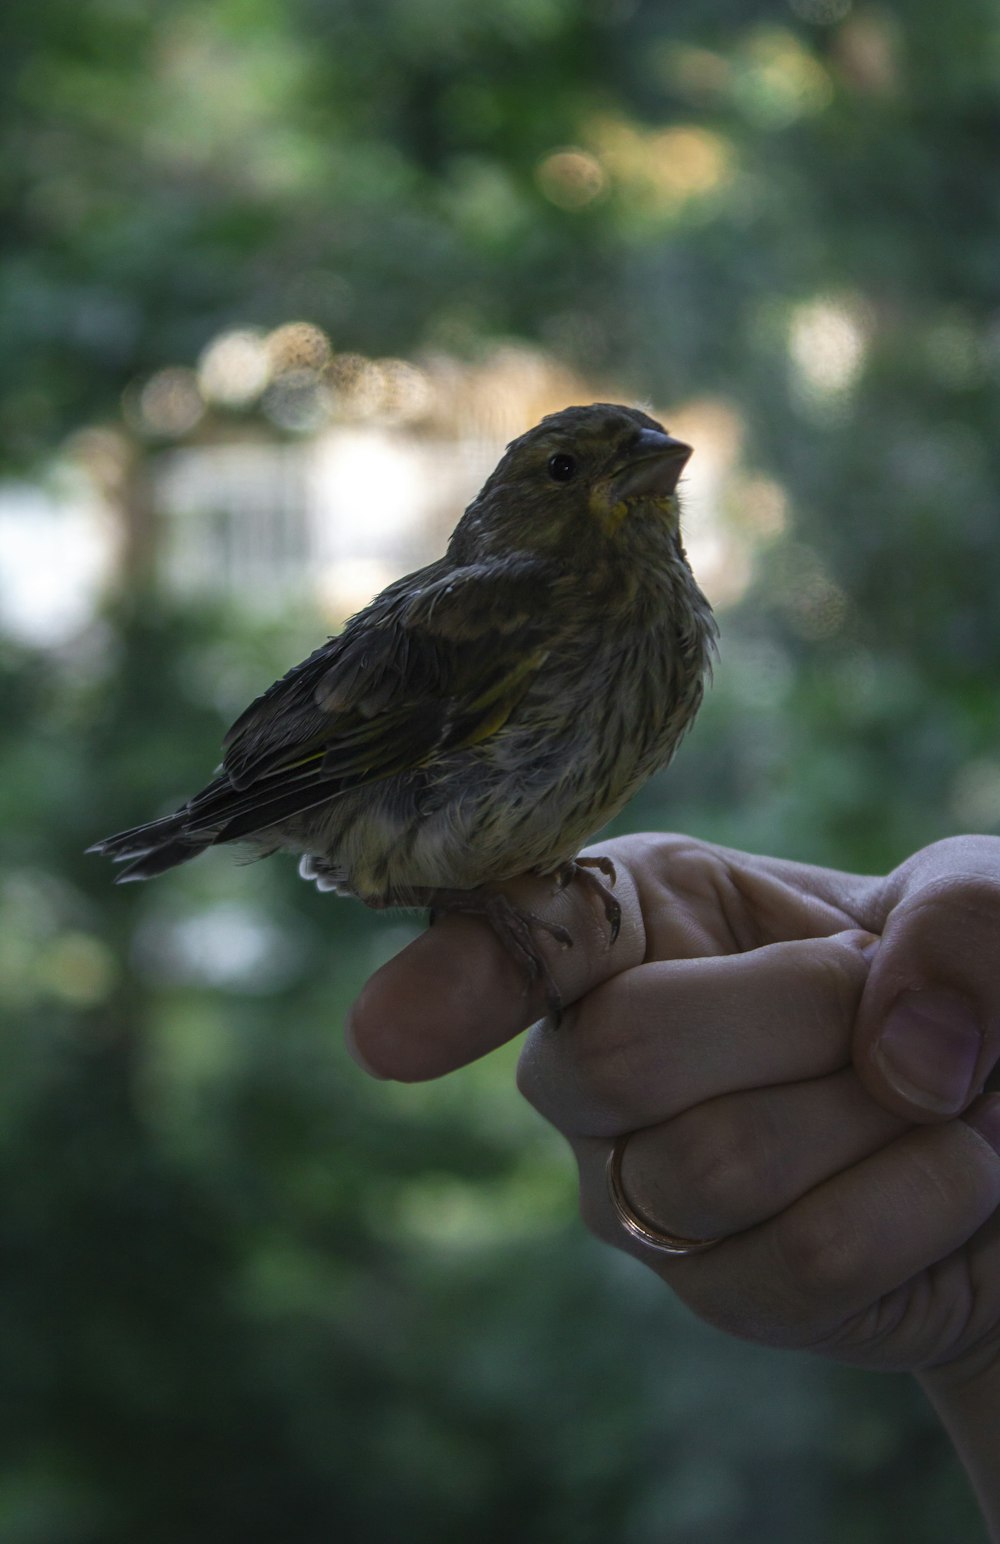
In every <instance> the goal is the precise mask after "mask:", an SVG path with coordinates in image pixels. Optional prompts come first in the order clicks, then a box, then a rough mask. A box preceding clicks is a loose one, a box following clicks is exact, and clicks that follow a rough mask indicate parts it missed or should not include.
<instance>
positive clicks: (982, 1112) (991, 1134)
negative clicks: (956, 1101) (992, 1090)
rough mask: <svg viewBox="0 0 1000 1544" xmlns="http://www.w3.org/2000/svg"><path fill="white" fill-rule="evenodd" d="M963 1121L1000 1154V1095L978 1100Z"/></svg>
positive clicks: (991, 1095)
mask: <svg viewBox="0 0 1000 1544" xmlns="http://www.w3.org/2000/svg"><path fill="white" fill-rule="evenodd" d="M962 1119H963V1120H965V1121H967V1122H968V1123H969V1125H970V1126H973V1127H974V1128H975V1130H976V1131H978V1132H979V1135H980V1136H981V1137H983V1138H985V1140H986V1141H987V1142H988V1143H989V1144H990V1146H991V1147H992V1149H993V1151H994V1152H995V1153H1000V1094H987V1095H986V1096H985V1098H983V1099H977V1100H976V1102H975V1104H974V1105H972V1106H971V1107H970V1108H969V1109H968V1110H966V1112H965V1114H964V1115H963V1117H962Z"/></svg>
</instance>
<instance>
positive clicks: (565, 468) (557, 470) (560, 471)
mask: <svg viewBox="0 0 1000 1544" xmlns="http://www.w3.org/2000/svg"><path fill="white" fill-rule="evenodd" d="M575 471H576V462H575V460H574V459H573V457H572V456H567V455H566V453H565V452H564V451H557V452H556V454H555V455H554V456H550V457H549V476H550V477H551V478H552V481H553V482H569V480H570V478H571V477H572V476H573V473H574V472H575Z"/></svg>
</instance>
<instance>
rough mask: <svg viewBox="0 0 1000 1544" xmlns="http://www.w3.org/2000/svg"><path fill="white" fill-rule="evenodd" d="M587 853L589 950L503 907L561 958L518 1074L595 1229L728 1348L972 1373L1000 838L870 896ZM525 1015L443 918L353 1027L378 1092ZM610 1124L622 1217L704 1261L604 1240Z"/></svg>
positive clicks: (987, 1238) (504, 964)
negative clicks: (695, 1250)
mask: <svg viewBox="0 0 1000 1544" xmlns="http://www.w3.org/2000/svg"><path fill="white" fill-rule="evenodd" d="M601 851H602V852H608V853H609V854H610V855H611V856H612V857H613V858H614V861H615V864H616V866H617V869H618V883H617V886H616V894H617V895H618V898H619V900H620V901H621V902H622V905H623V911H624V918H623V924H622V931H621V935H620V937H619V939H618V941H617V943H615V944H614V945H613V946H609V943H608V938H607V926H606V922H605V919H604V916H603V912H602V911H601V910H600V908H599V907H595V905H594V903H593V899H592V898H591V897H590V896H589V895H588V894H587V893H586V892H585V891H584V890H583V889H582V888H581V887H577V886H572V885H571V886H570V887H569V888H568V889H567V890H566V891H563V892H561V893H559V894H557V895H551V894H550V893H549V892H548V889H547V887H546V886H545V885H544V884H541V883H540V882H533V881H524V882H520V883H519V885H518V887H517V898H518V900H519V901H521V902H522V903H525V904H529V905H534V906H535V908H536V909H537V910H539V911H541V912H543V913H544V915H545V916H546V917H548V918H549V919H551V920H553V921H558V922H561V923H562V924H563V925H565V926H567V927H568V928H569V930H570V932H571V933H572V934H573V937H574V939H575V940H576V946H575V947H574V948H573V949H571V950H567V951H565V952H563V951H560V950H558V948H557V946H552V949H551V951H550V952H549V959H550V964H551V968H552V971H553V974H554V976H555V977H556V980H557V983H558V985H559V988H560V991H561V993H562V995H563V998H564V1001H565V1002H567V1003H568V1004H575V1006H573V1007H572V1008H570V1009H569V1011H567V1014H566V1017H565V1021H564V1024H563V1026H562V1027H561V1028H560V1029H559V1030H558V1031H556V1030H553V1029H552V1028H551V1027H548V1026H546V1025H544V1024H542V1025H539V1026H537V1027H536V1028H535V1029H534V1030H533V1031H532V1034H531V1036H530V1037H529V1040H528V1043H527V1045H526V1047H525V1051H524V1054H523V1057H522V1064H521V1074H520V1081H521V1085H522V1088H523V1091H524V1092H525V1093H526V1095H527V1097H528V1098H529V1099H531V1101H532V1102H533V1103H534V1104H535V1105H536V1106H537V1107H538V1108H539V1109H540V1110H541V1111H542V1113H543V1114H544V1115H545V1116H546V1117H547V1118H548V1119H549V1120H551V1121H552V1122H553V1123H554V1124H555V1125H556V1126H557V1127H558V1129H559V1130H560V1131H562V1132H563V1133H564V1135H566V1136H567V1138H568V1139H569V1141H570V1143H571V1146H572V1147H573V1150H574V1152H575V1153H576V1156H577V1159H578V1163H579V1166H580V1175H581V1195H582V1204H583V1211H584V1216H585V1218H586V1220H587V1222H588V1224H589V1225H590V1226H591V1228H593V1230H594V1231H595V1232H597V1233H598V1234H599V1235H600V1236H602V1237H604V1238H607V1239H608V1241H609V1242H612V1243H614V1244H616V1245H618V1246H619V1247H622V1248H626V1249H629V1250H631V1251H632V1252H634V1253H636V1254H638V1255H639V1256H640V1258H642V1259H644V1260H645V1261H646V1262H647V1263H648V1264H650V1265H652V1267H653V1268H654V1269H655V1270H657V1271H658V1272H659V1273H660V1274H661V1275H662V1276H663V1277H664V1279H665V1280H666V1281H668V1282H669V1284H670V1285H671V1286H672V1287H673V1288H674V1289H675V1290H676V1291H677V1292H678V1293H679V1294H680V1295H681V1296H682V1297H683V1298H684V1299H685V1300H686V1301H687V1302H688V1303H689V1304H690V1305H691V1307H692V1308H693V1309H694V1310H695V1311H696V1312H697V1313H699V1314H700V1315H701V1316H702V1317H704V1318H706V1319H708V1320H709V1321H711V1322H713V1323H715V1324H718V1325H720V1326H722V1327H724V1328H726V1329H728V1330H730V1331H731V1332H733V1333H735V1334H738V1335H742V1336H746V1337H749V1338H753V1339H757V1340H760V1341H764V1342H767V1343H770V1344H780V1345H787V1346H802V1347H805V1346H809V1347H812V1348H814V1349H817V1350H822V1351H824V1352H825V1353H827V1354H830V1355H834V1356H838V1357H841V1358H844V1359H846V1360H850V1361H854V1362H860V1363H864V1364H867V1365H869V1366H879V1367H897V1368H904V1367H905V1368H912V1369H918V1368H926V1367H928V1366H930V1365H934V1364H942V1363H956V1362H958V1361H960V1360H961V1359H963V1358H966V1357H971V1356H973V1355H976V1356H984V1355H985V1354H986V1348H987V1347H988V1346H991V1347H992V1348H993V1354H994V1355H995V1354H996V1348H997V1341H998V1339H1000V1329H998V1325H1000V1214H998V1213H997V1208H998V1206H1000V1155H998V1149H1000V1096H997V1095H987V1096H986V1097H985V1098H982V1099H978V1100H976V1099H975V1095H976V1094H977V1092H978V1090H979V1089H981V1088H982V1087H983V1084H984V1082H985V1080H986V1078H987V1076H988V1074H989V1071H990V1069H991V1067H992V1066H993V1065H994V1063H995V1062H996V1060H997V1057H998V1054H1000V969H998V968H997V966H996V965H995V964H994V961H995V960H996V959H997V957H998V954H1000V950H998V948H997V942H996V940H997V936H998V928H1000V841H998V840H996V839H993V838H961V839H955V840H953V841H949V842H943V843H938V844H936V845H935V846H933V847H930V848H927V849H925V850H924V851H923V852H921V853H918V854H917V855H916V857H914V858H912V859H911V860H909V862H908V863H906V864H903V865H902V866H901V867H900V868H899V869H897V870H895V871H894V873H893V874H891V875H890V876H888V878H870V877H864V876H856V875H849V874H842V873H838V872H836V871H833V870H827V869H818V868H810V867H805V866H802V865H798V864H793V863H787V862H783V861H780V860H774V859H767V858H755V857H750V856H747V855H745V854H742V853H736V852H731V851H728V850H726V849H721V848H716V847H711V846H708V845H707V844H703V843H698V842H695V841H692V840H690V839H687V838H680V837H660V836H645V837H632V838H627V839H624V840H622V841H619V842H613V843H608V844H606V845H602V848H601ZM539 1011H541V1003H540V1000H539V999H537V998H535V999H532V998H531V997H530V995H529V996H528V997H526V996H525V993H524V990H523V984H522V981H521V978H520V976H519V974H518V971H517V967H516V966H515V965H514V964H513V962H512V961H511V960H510V959H509V958H508V957H507V956H505V955H504V953H503V951H502V950H501V949H500V948H499V946H498V945H497V944H496V942H495V940H494V939H493V938H492V936H491V935H490V933H489V930H488V929H487V928H486V927H485V926H483V925H482V924H481V923H479V922H478V921H475V920H473V919H467V918H446V919H444V920H443V921H442V922H441V923H440V924H439V925H438V926H437V927H435V928H434V929H433V930H432V931H431V932H429V933H427V934H425V935H424V936H423V937H421V938H420V939H418V940H417V941H416V942H415V943H414V944H413V945H411V946H410V948H409V949H407V950H405V951H404V952H403V954H402V955H400V956H399V957H398V958H397V959H396V960H394V961H392V962H390V964H389V965H388V966H386V967H384V968H383V969H382V971H380V972H379V973H378V974H377V975H376V976H375V977H373V979H372V981H371V982H369V984H368V986H367V987H366V989H365V991H364V993H363V994H362V996H361V998H360V999H359V1002H358V1004H357V1005H356V1007H355V1010H354V1014H353V1020H352V1034H353V1040H354V1044H355V1047H356V1050H357V1052H358V1053H359V1055H360V1057H361V1058H362V1059H363V1060H364V1062H366V1063H367V1064H368V1065H369V1066H370V1067H371V1068H373V1069H375V1070H377V1071H379V1072H381V1073H383V1074H384V1075H387V1076H393V1077H399V1078H404V1079H414V1078H421V1077H432V1076H437V1075H439V1074H441V1073H443V1072H445V1071H448V1070H450V1069H451V1068H452V1067H457V1066H459V1065H461V1064H462V1063H464V1062H466V1061H469V1060H471V1059H473V1058H474V1057H475V1056H477V1055H480V1054H482V1053H483V1052H484V1051H486V1050H488V1049H490V1048H491V1047H492V1046H494V1045H496V1044H499V1043H500V1042H501V1041H502V1040H505V1039H507V1038H509V1037H510V1036H512V1035H514V1034H516V1033H517V1032H518V1030H519V1029H521V1028H522V1027H524V1025H525V1024H526V1023H527V1022H529V1021H530V1020H531V1019H532V1018H534V1017H536V1016H537V1014H538V1012H539ZM918 1050H919V1051H920V1053H921V1055H922V1061H921V1062H916V1061H915V1060H914V1053H915V1052H917V1051H918ZM907 1052H909V1053H910V1055H909V1059H908V1060H907V1059H906V1053H907ZM972 1101H975V1102H972ZM963 1112H965V1118H959V1117H960V1116H961V1115H962V1113H963ZM626 1132H635V1133H637V1134H636V1135H635V1136H634V1137H632V1139H631V1140H630V1141H629V1144H628V1146H627V1148H626V1151H625V1156H624V1160H623V1169H622V1177H623V1182H624V1186H625V1190H626V1192H627V1195H628V1197H629V1199H630V1201H631V1203H632V1204H633V1206H634V1207H635V1208H636V1209H638V1210H639V1211H641V1212H642V1213H643V1214H644V1215H645V1216H647V1217H649V1218H650V1219H654V1220H655V1222H656V1224H657V1225H658V1226H659V1227H661V1228H663V1229H665V1230H667V1231H669V1232H671V1233H676V1234H679V1235H684V1236H686V1237H691V1238H705V1237H715V1236H721V1239H720V1242H718V1243H716V1244H715V1245H714V1247H713V1248H711V1249H710V1250H708V1251H706V1252H705V1253H703V1254H700V1255H698V1256H696V1257H690V1258H669V1257H665V1256H662V1255H660V1254H657V1253H654V1252H652V1251H650V1250H649V1248H648V1247H647V1246H646V1245H643V1244H640V1243H637V1242H636V1241H634V1240H632V1239H631V1238H629V1237H628V1235H626V1234H625V1232H624V1230H623V1229H622V1227H621V1225H620V1223H619V1222H618V1220H617V1217H616V1214H615V1212H614V1210H613V1208H612V1206H611V1203H610V1199H609V1196H608V1190H607V1184H606V1178H605V1168H606V1162H607V1156H608V1152H609V1148H610V1145H611V1142H612V1141H613V1140H614V1139H615V1138H616V1137H618V1136H619V1135H621V1134H622V1133H626Z"/></svg>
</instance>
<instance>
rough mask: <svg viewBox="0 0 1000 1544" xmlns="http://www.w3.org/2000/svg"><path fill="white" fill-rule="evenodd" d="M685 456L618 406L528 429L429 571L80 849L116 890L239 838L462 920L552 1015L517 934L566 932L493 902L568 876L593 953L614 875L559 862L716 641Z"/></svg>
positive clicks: (601, 821)
mask: <svg viewBox="0 0 1000 1544" xmlns="http://www.w3.org/2000/svg"><path fill="white" fill-rule="evenodd" d="M691 454H692V448H691V446H689V445H687V444H685V443H684V442H682V441H681V440H678V439H676V438H674V437H673V436H672V435H671V434H669V433H668V432H667V430H665V429H664V428H663V426H662V425H661V424H660V423H658V422H657V421H656V420H655V419H653V418H651V417H650V416H649V415H648V414H646V413H645V412H643V411H641V410H640V409H639V408H636V407H630V406H623V405H621V404H617V403H606V402H596V403H591V404H589V405H585V406H570V407H565V408H563V409H561V410H560V411H558V412H554V413H551V414H549V415H548V416H547V417H545V418H543V419H542V420H541V422H540V423H538V424H537V425H535V427H533V428H531V429H529V430H528V431H527V432H526V433H524V434H521V435H520V436H519V437H517V438H516V439H514V440H512V441H511V443H510V444H509V445H508V446H507V447H506V450H505V452H504V454H503V456H502V457H501V459H500V461H499V462H498V464H497V466H496V467H495V469H494V470H493V472H492V473H491V474H490V475H489V477H488V478H487V479H486V482H485V483H484V485H483V487H482V489H481V490H480V492H479V494H478V495H477V496H476V497H475V498H474V499H473V501H472V502H471V504H469V506H468V508H467V509H466V510H465V512H464V513H463V515H462V516H461V518H460V519H459V521H458V523H457V525H456V526H455V529H454V531H453V533H452V536H451V538H450V541H449V543H448V546H447V549H446V551H445V553H444V556H442V557H440V558H438V559H436V560H435V561H434V562H432V563H430V564H428V565H427V566H426V567H424V568H421V569H418V570H417V571H416V572H414V573H411V574H408V575H406V576H405V577H403V578H401V579H398V580H396V581H395V582H393V583H391V584H389V585H388V586H387V587H386V588H385V589H384V590H383V591H382V592H381V593H380V594H379V595H377V596H376V597H375V598H374V600H372V601H371V602H370V603H369V604H368V605H367V606H365V607H364V608H363V610H361V611H359V612H358V613H357V614H356V615H355V616H353V617H352V618H351V619H350V620H349V621H348V622H347V623H346V624H345V625H344V628H343V630H342V632H341V633H340V634H339V635H337V636H335V637H333V638H330V639H328V640H327V641H326V642H325V643H323V644H322V645H321V646H320V647H319V648H318V649H316V650H315V652H314V653H312V654H310V655H309V657H308V658H307V659H305V660H303V661H302V663H301V664H298V665H295V666H294V668H293V669H291V670H289V671H288V673H287V674H286V675H284V676H283V677H282V678H281V679H280V680H278V681H276V682H275V683H274V684H273V685H272V686H270V687H269V688H268V689H267V690H266V691H265V692H263V694H262V695H261V696H259V697H257V698H256V700H255V701H254V702H252V703H251V704H250V706H249V707H248V708H247V709H246V711H245V712H244V713H242V714H241V715H240V717H239V718H238V719H237V720H236V722H235V723H234V724H233V725H232V727H231V728H230V730H229V732H228V734H227V735H226V736H225V739H224V742H223V746H224V757H223V761H222V764H221V766H220V767H219V768H218V769H217V772H216V775H215V776H214V777H213V778H212V779H211V781H210V782H208V783H207V785H206V786H205V787H204V788H203V789H201V791H200V792H199V793H196V794H195V795H194V796H193V798H191V799H189V800H188V802H187V803H186V804H184V805H183V806H182V807H181V808H180V809H178V810H176V811H175V813H173V814H170V815H167V816H165V817H163V818H161V819H158V820H153V821H150V822H149V823H147V824H145V825H140V826H136V827H134V828H132V829H131V830H128V831H123V832H120V833H119V834H118V835H115V836H110V837H107V838H105V839H104V840H102V841H99V842H97V843H95V844H94V846H93V847H91V848H89V849H88V851H90V852H95V853H98V854H100V855H102V856H105V857H110V858H113V859H114V860H116V861H117V862H119V863H123V864H125V867H124V868H123V870H122V872H121V874H120V875H119V876H118V878H119V880H120V881H131V880H139V879H148V878H151V877H153V876H154V875H158V874H161V873H163V872H164V871H165V870H168V869H171V868H173V867H175V866H176V865H178V864H181V863H185V862H187V861H188V860H189V859H191V858H194V857H196V856H197V855H198V854H199V853H201V852H203V851H205V849H206V848H208V847H214V846H218V845H221V844H226V843H231V842H235V843H245V844H249V846H250V849H251V852H252V854H253V855H255V856H260V857H266V856H269V855H270V854H271V853H274V852H277V851H279V850H284V851H290V852H292V853H295V854H298V855H299V856H300V864H299V870H300V873H301V874H302V876H303V878H305V879H308V880H311V881H313V882H315V883H316V885H317V886H318V887H319V888H320V889H321V890H329V891H334V892H336V893H337V894H340V895H348V896H354V897H356V898H357V899H359V900H361V901H363V902H364V903H365V904H366V905H368V906H369V907H373V908H375V909H379V910H381V909H384V908H387V907H428V908H430V909H431V914H432V918H433V917H435V916H437V915H439V914H441V913H443V912H460V913H467V914H472V915H481V916H483V917H484V918H485V919H486V920H487V921H488V922H489V923H490V925H491V926H492V928H493V930H494V932H495V933H496V934H497V936H498V937H499V938H500V940H501V942H502V943H503V944H504V946H505V948H506V949H507V950H508V952H509V953H510V954H511V955H512V956H513V957H514V958H515V959H516V960H517V961H518V962H519V963H520V965H521V966H522V968H523V970H524V972H525V973H526V975H527V977H528V979H529V981H534V980H536V979H537V978H541V982H542V986H543V988H544V991H545V995H546V998H547V1002H548V1007H549V1009H550V1011H551V1013H552V1015H553V1017H554V1018H555V1019H556V1020H557V1021H558V1018H559V1014H560V1010H561V1001H560V997H559V992H558V989H557V987H556V984H555V981H554V979H553V976H552V972H551V970H550V968H549V966H548V965H547V963H546V959H545V955H544V953H543V952H542V950H541V948H540V941H539V934H540V933H548V934H549V935H551V936H552V937H553V938H554V939H555V940H556V941H557V942H558V943H559V944H560V945H562V946H563V947H569V946H571V945H572V943H573V939H572V936H571V935H570V933H569V932H568V930H567V929H565V928H563V927H562V926H561V925H559V924H557V923H554V922H552V921H549V920H545V919H543V918H542V917H540V916H539V915H538V914H537V913H534V912H531V911H527V910H525V909H524V908H521V907H519V906H517V905H516V904H515V903H514V902H513V901H512V900H511V899H509V897H507V896H506V895H505V893H504V890H503V886H504V885H505V883H506V882H507V881H509V880H512V879H514V878H515V877H517V876H520V875H523V874H534V875H538V876H541V877H543V878H545V879H547V880H549V881H551V882H552V884H553V886H554V887H555V888H562V887H564V886H566V885H568V884H570V883H578V884H581V885H583V886H585V887H587V888H589V889H590V890H592V891H593V892H594V893H595V895H596V897H597V899H598V900H599V902H600V904H601V905H602V906H603V909H604V913H605V916H606V919H607V923H608V926H609V929H610V935H611V943H612V944H613V943H614V940H615V938H616V937H617V934H618V929H619V925H620V920H621V909H620V906H619V903H618V901H617V900H616V899H615V896H614V884H615V880H616V873H615V868H614V864H613V862H612V861H611V860H610V859H609V858H607V857H602V856H597V857H581V856H580V851H581V848H582V847H583V846H584V845H585V844H586V843H587V841H588V840H589V839H590V838H591V837H592V836H593V835H594V834H595V833H596V832H597V831H599V830H600V828H601V827H603V826H604V825H605V824H606V823H607V822H608V821H609V820H610V819H611V818H612V817H613V816H614V815H616V814H617V813H618V812H619V811H620V810H621V809H622V808H623V806H624V805H625V804H626V802H627V801H628V800H629V799H630V798H631V796H632V795H633V794H634V793H635V792H636V790H637V789H638V788H639V787H640V786H641V785H642V784H643V783H645V782H646V780H647V779H648V778H649V777H650V776H651V775H652V774H653V773H654V772H656V771H657V770H658V769H660V768H662V767H664V766H665V765H666V764H667V762H668V761H669V760H670V759H671V757H672V755H673V753H674V751H675V749H676V747H677V745H678V742H679V741H680V740H681V738H682V737H683V735H684V734H685V732H686V731H687V730H688V729H689V728H690V726H691V724H692V722H693V720H694V717H695V715H696V713H697V711H698V708H699V706H700V704H701V701H702V698H703V694H704V689H705V685H706V682H707V680H708V678H709V677H710V674H711V665H712V659H713V655H714V653H715V650H716V647H717V626H716V622H715V618H714V616H713V613H712V609H711V607H710V605H709V602H708V600H707V599H706V598H705V596H704V595H703V594H702V591H701V590H700V588H699V587H698V584H697V581H696V580H695V577H694V575H693V573H692V571H691V568H690V565H689V563H688V560H687V556H686V553H685V550H684V546H683V542H682V537H681V528H680V503H679V495H678V484H679V482H680V479H681V474H682V472H683V470H684V468H685V466H686V464H687V462H688V459H689V458H690V456H691Z"/></svg>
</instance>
